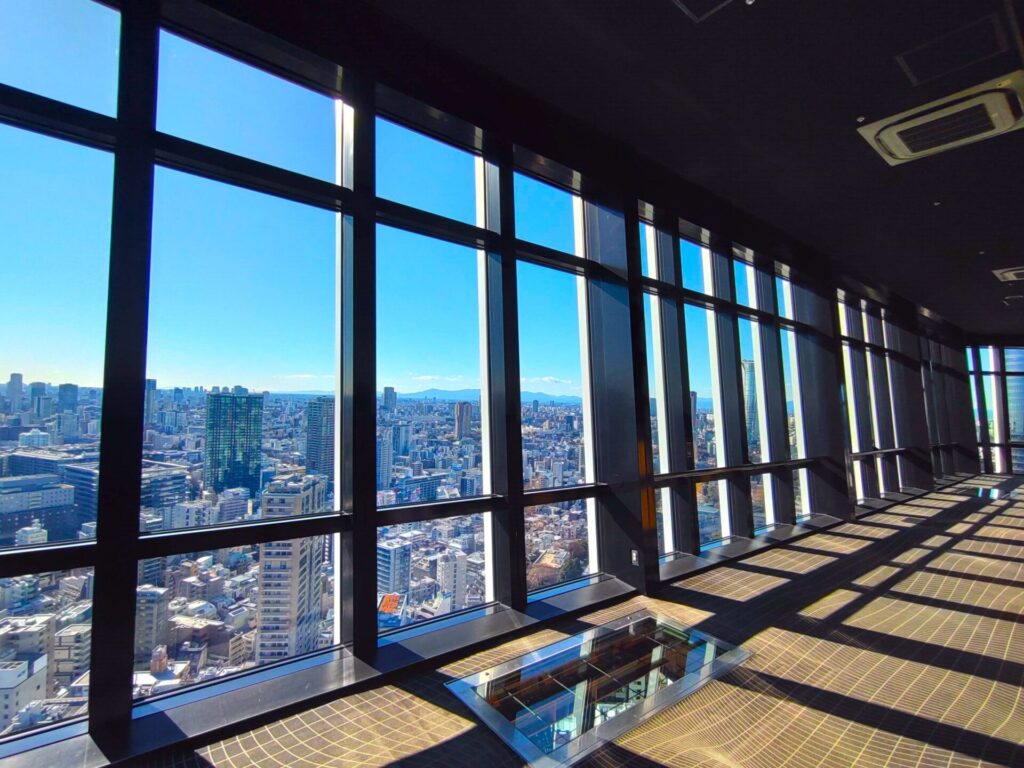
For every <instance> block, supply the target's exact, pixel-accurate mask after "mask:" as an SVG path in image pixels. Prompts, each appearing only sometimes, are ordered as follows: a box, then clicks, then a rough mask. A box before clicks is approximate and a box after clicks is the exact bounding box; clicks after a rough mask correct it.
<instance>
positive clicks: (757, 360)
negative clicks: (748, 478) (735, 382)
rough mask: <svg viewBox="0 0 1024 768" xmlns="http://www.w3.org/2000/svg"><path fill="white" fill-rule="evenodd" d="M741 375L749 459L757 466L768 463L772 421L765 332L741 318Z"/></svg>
mask: <svg viewBox="0 0 1024 768" xmlns="http://www.w3.org/2000/svg"><path fill="white" fill-rule="evenodd" d="M737 322H738V326H739V337H740V375H741V383H742V385H743V421H744V424H745V425H746V437H747V455H748V457H749V459H750V461H751V462H753V463H755V464H757V463H760V462H762V461H768V460H769V458H770V457H769V455H768V445H769V443H768V419H767V413H766V404H765V393H764V363H763V361H762V358H761V330H760V326H759V324H758V323H757V322H756V321H753V320H749V319H747V318H745V317H741V318H738V321H737Z"/></svg>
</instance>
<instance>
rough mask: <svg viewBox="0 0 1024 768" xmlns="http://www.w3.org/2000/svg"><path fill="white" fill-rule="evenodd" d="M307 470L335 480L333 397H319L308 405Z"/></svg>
mask: <svg viewBox="0 0 1024 768" xmlns="http://www.w3.org/2000/svg"><path fill="white" fill-rule="evenodd" d="M306 471H307V472H312V473H315V474H319V475H327V479H328V480H329V481H330V482H332V483H333V482H334V398H333V397H317V398H314V399H313V400H310V401H309V404H308V405H307V406H306Z"/></svg>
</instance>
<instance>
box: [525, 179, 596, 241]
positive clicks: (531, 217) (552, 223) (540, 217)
mask: <svg viewBox="0 0 1024 768" xmlns="http://www.w3.org/2000/svg"><path fill="white" fill-rule="evenodd" d="M514 184H515V187H514V189H515V209H516V237H517V238H519V239H520V240H528V241H529V242H531V243H538V244H539V245H544V246H547V247H548V248H554V249H556V250H559V251H565V252H566V253H572V254H576V255H577V256H581V255H582V252H581V249H580V247H578V246H581V245H582V244H578V243H577V240H576V224H575V221H576V214H575V211H574V208H575V203H574V199H575V198H576V196H575V195H573V194H571V193H569V192H566V191H565V190H564V189H559V188H558V187H554V186H552V185H551V184H546V183H544V182H543V181H539V180H538V179H535V178H533V177H532V176H526V175H524V174H522V173H516V174H515V182H514Z"/></svg>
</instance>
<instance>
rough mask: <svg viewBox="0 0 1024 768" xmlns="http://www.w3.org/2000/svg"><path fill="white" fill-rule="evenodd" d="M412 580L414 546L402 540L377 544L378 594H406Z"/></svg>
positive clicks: (391, 540) (390, 540)
mask: <svg viewBox="0 0 1024 768" xmlns="http://www.w3.org/2000/svg"><path fill="white" fill-rule="evenodd" d="M411 578H412V545H411V544H410V543H409V542H407V541H402V540H401V539H386V540H384V541H379V542H377V592H378V593H381V594H387V593H391V592H397V593H398V594H406V593H408V591H409V580H410V579H411Z"/></svg>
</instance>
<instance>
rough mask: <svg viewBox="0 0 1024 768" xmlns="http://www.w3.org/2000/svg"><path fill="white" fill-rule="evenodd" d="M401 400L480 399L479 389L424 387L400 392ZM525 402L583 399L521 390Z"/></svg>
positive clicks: (573, 402)
mask: <svg viewBox="0 0 1024 768" xmlns="http://www.w3.org/2000/svg"><path fill="white" fill-rule="evenodd" d="M398 399H399V400H467V401H474V400H479V399H480V390H479V389H424V390H423V391H422V392H399V393H398ZM520 399H521V400H522V401H523V402H524V403H532V402H533V401H534V400H536V401H537V402H539V403H542V404H547V403H557V404H558V405H579V404H580V403H581V402H582V400H581V399H580V398H579V397H576V396H575V395H548V394H545V393H543V392H521V393H520Z"/></svg>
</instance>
